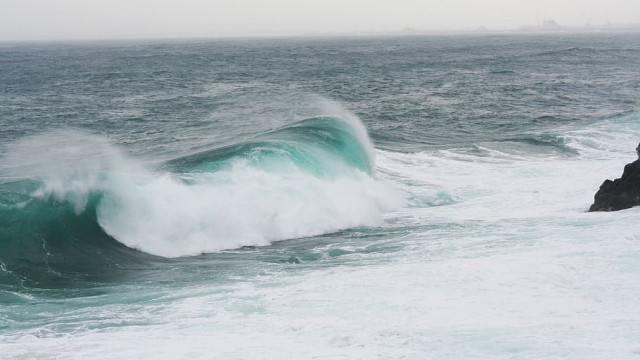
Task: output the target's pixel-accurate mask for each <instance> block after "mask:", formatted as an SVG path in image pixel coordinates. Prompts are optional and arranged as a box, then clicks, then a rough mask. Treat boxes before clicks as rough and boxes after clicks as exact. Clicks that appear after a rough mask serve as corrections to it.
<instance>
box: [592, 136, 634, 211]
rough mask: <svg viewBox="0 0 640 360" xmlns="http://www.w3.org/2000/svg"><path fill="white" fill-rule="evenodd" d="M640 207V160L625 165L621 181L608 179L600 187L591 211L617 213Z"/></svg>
mask: <svg viewBox="0 0 640 360" xmlns="http://www.w3.org/2000/svg"><path fill="white" fill-rule="evenodd" d="M638 148H640V145H638ZM639 155H640V151H639ZM638 205H640V159H639V160H636V161H634V162H632V163H630V164H627V165H625V167H624V172H623V173H622V176H621V177H620V178H619V179H615V180H613V181H611V180H608V179H607V180H605V181H604V182H603V183H602V185H600V189H599V190H598V192H597V193H596V195H595V196H594V202H593V205H591V207H590V208H589V211H617V210H622V209H628V208H630V207H634V206H638Z"/></svg>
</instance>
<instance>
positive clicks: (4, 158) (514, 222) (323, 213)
mask: <svg viewBox="0 0 640 360" xmlns="http://www.w3.org/2000/svg"><path fill="white" fill-rule="evenodd" d="M639 101H640V35H638V34H588V35H544V36H542V35H528V36H522V35H502V36H443V37H387V38H353V39H348V38H345V39H329V38H327V39H321V38H318V39H303V38H299V39H297V38H293V39H269V40H266V39H261V40H256V39H238V40H190V41H131V42H98V43H89V42H87V43H82V42H76V43H12V44H0V354H2V355H1V357H2V358H3V359H114V358H120V359H131V358H138V359H283V358H301V359H312V358H313V359H498V358H502V359H631V358H638V357H640V227H639V226H638V219H640V209H637V208H633V209H628V210H624V211H620V212H615V213H587V212H586V210H587V209H588V207H589V205H590V204H591V202H592V200H593V195H594V193H595V191H596V190H597V189H598V187H599V185H600V183H601V182H602V181H603V180H604V179H606V178H615V177H618V176H619V175H620V174H621V172H622V167H623V166H624V165H625V164H626V163H628V162H631V161H632V160H634V159H635V158H636V154H635V151H634V149H635V147H636V145H637V143H638V142H639V141H640V113H639V112H638V110H639V104H640V103H639Z"/></svg>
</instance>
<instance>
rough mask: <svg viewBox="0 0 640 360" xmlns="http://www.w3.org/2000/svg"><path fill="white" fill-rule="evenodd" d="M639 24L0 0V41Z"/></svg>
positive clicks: (535, 13) (536, 1)
mask: <svg viewBox="0 0 640 360" xmlns="http://www.w3.org/2000/svg"><path fill="white" fill-rule="evenodd" d="M544 19H554V20H556V21H557V22H558V23H559V24H560V25H565V26H580V25H585V24H586V23H587V22H590V23H591V24H592V25H600V24H604V23H607V22H610V23H640V0H369V1H366V0H297V1H296V0H263V1H258V0H0V41H7V40H9V41H11V40H53V39H112V38H156V37H170V38H175V37H201V36H204V37H211V36H235V35H250V36H255V35H305V34H308V35H311V34H328V33H368V32H394V31H400V30H402V29H403V28H407V27H411V28H415V29H419V30H439V31H448V30H472V29H476V28H478V27H480V26H483V25H484V26H485V27H487V28H489V29H517V28H519V27H520V26H522V25H535V24H536V23H539V22H540V21H542V20H544Z"/></svg>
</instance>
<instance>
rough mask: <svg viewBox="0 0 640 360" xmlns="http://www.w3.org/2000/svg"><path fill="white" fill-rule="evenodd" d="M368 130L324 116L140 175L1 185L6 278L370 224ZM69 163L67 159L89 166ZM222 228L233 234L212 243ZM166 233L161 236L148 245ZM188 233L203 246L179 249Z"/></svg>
mask: <svg viewBox="0 0 640 360" xmlns="http://www.w3.org/2000/svg"><path fill="white" fill-rule="evenodd" d="M356 125H359V124H356ZM56 136H59V134H58V135H56ZM364 136H365V137H364V138H363V137H362V135H360V134H359V133H358V129H357V128H354V127H353V126H352V125H351V124H349V123H348V122H347V121H345V120H342V119H340V118H337V117H317V118H310V119H306V120H303V121H300V122H297V123H294V124H292V125H289V126H285V127H282V128H278V129H275V130H272V131H268V132H264V133H260V134H258V135H255V136H254V137H252V138H251V139H249V140H247V141H244V142H240V143H237V144H234V145H231V146H226V147H222V148H217V149H212V150H208V151H204V152H201V153H197V154H194V155H190V156H186V157H181V158H178V159H174V160H171V161H168V162H166V163H165V164H163V165H162V166H161V169H162V171H161V172H160V173H157V172H156V173H149V174H145V175H144V176H142V177H140V176H133V175H130V174H127V171H131V170H130V169H131V168H135V166H134V167H131V166H129V167H128V168H127V169H126V170H123V169H120V168H117V166H115V165H112V164H110V165H108V166H99V167H97V166H90V171H87V170H86V169H75V168H71V169H66V170H65V171H64V172H63V173H64V175H59V174H58V175H52V174H50V173H48V174H46V175H42V176H37V175H32V178H25V179H21V180H14V181H11V182H5V183H2V184H0V286H5V287H6V286H9V287H14V286H20V287H22V286H27V287H57V286H66V285H68V284H69V283H70V282H71V283H77V282H84V283H86V282H91V281H103V280H108V279H109V278H111V277H117V276H119V275H118V274H122V273H126V272H127V271H129V270H131V269H134V270H135V269H136V268H137V265H139V264H141V263H145V262H156V261H163V260H162V258H161V257H157V256H154V255H152V254H157V255H162V256H170V257H173V256H184V255H189V254H196V253H200V252H208V251H215V250H219V249H224V248H233V247H240V246H243V245H260V244H268V243H270V242H271V241H275V240H282V239H286V238H292V237H300V236H307V235H314V234H320V233H323V232H326V231H335V230H339V229H341V228H347V227H351V226H358V225H363V224H364V225H366V224H369V223H370V222H371V221H370V219H372V218H375V217H376V215H375V214H376V212H375V211H373V212H372V210H371V209H373V208H375V201H374V200H371V201H369V200H370V199H369V198H368V197H369V193H372V192H374V191H369V192H366V191H363V192H362V193H361V194H360V193H358V191H360V190H361V189H366V188H367V186H369V185H370V183H369V182H373V180H372V178H371V175H372V173H373V159H372V157H371V156H370V155H369V154H370V153H372V151H371V145H370V143H369V142H368V139H367V138H366V134H365V135H364ZM80 148H82V146H80ZM108 150H109V153H110V152H111V150H113V149H108ZM65 154H67V153H65ZM81 155H82V154H81ZM84 160H85V161H84V162H86V160H87V159H86V158H85V159H84ZM101 161H103V162H104V159H102V160H101ZM116 162H120V160H118V161H114V163H116ZM69 163H70V164H71V165H69V164H65V165H61V166H72V167H73V166H80V165H78V164H77V163H74V162H73V161H70V162H69ZM107 163H108V161H107ZM238 168H240V169H238ZM30 173H31V174H37V173H38V172H37V169H30ZM69 174H73V175H71V176H70V175H69ZM209 175H211V176H213V177H214V178H215V180H212V181H210V179H209V178H208V177H207V176H209ZM252 176H257V177H258V178H259V181H256V180H255V179H251V177H252ZM141 179H142V180H141ZM194 179H196V180H194ZM344 179H347V180H344ZM363 181H364V182H363ZM279 187H281V188H279ZM367 191H368V190H367ZM227 194H231V195H229V196H228V197H226V195H227ZM345 194H347V195H348V196H345ZM354 194H355V195H354ZM353 196H355V197H353ZM359 202H362V204H361V206H360V207H359V205H358V203H359ZM256 209H257V210H256ZM299 209H305V210H306V212H304V211H300V210H299ZM155 210H158V212H157V213H154V214H152V215H150V213H153V211H155ZM369 212H372V213H371V214H370V213H369ZM131 214H134V215H131ZM372 214H373V215H372ZM323 216H324V218H323ZM180 217H184V219H181V218H180ZM323 222H324V223H323ZM140 224H148V225H149V226H146V225H140ZM194 229H195V230H194ZM196 230H197V231H200V232H199V233H195V234H188V232H193V231H196ZM264 234H266V235H264ZM263 235H264V238H262V237H260V236H263ZM216 237H220V238H221V240H224V241H227V242H225V243H224V244H219V245H215V244H214V245H211V244H206V242H208V241H209V238H213V239H214V238H216ZM157 238H165V239H164V243H162V244H160V245H157V244H156V245H153V244H151V245H150V244H147V243H145V241H147V242H154V241H156V239H157ZM189 239H192V240H193V239H195V240H196V241H201V242H203V245H202V248H201V249H200V248H194V247H189V248H188V249H187V250H181V248H180V247H181V246H182V245H180V244H179V242H180V241H182V240H184V241H186V242H189ZM203 239H204V240H203ZM230 239H231V240H230ZM214 240H215V239H214ZM174 242H175V243H176V244H175V246H176V250H175V251H174V250H173V249H172V248H171V246H174V244H173V243H174ZM125 244H126V245H127V246H125ZM154 246H155V247H154ZM136 249H140V250H142V251H140V250H136ZM148 249H152V250H153V251H147V250H148ZM155 249H160V250H155ZM145 251H147V252H145ZM0 300H1V299H0Z"/></svg>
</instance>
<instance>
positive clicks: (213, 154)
mask: <svg viewBox="0 0 640 360" xmlns="http://www.w3.org/2000/svg"><path fill="white" fill-rule="evenodd" d="M368 146H370V145H369V144H367V143H366V139H365V140H364V141H363V140H362V139H360V138H359V136H358V133H357V131H356V129H354V128H353V127H352V126H351V125H349V124H348V123H346V122H345V121H344V120H342V119H340V118H337V117H315V118H310V119H306V120H302V121H300V122H297V123H295V124H292V125H289V126H285V127H282V128H279V129H276V130H272V131H268V132H265V133H262V134H258V135H256V136H254V137H253V138H251V139H249V140H248V141H246V142H242V143H239V144H235V145H231V146H226V147H222V148H218V149H213V150H208V151H204V152H201V153H198V154H193V155H190V156H186V157H182V158H179V159H175V160H172V161H169V162H167V163H166V164H165V167H166V168H168V169H169V170H171V171H173V172H181V173H184V172H215V171H219V170H221V169H228V168H231V167H232V166H233V165H234V164H236V163H239V162H240V163H242V164H243V165H248V166H251V167H253V168H256V169H261V170H267V171H292V170H302V171H304V172H307V173H310V174H313V175H315V176H319V177H335V176H338V175H341V174H344V173H345V171H351V170H353V169H358V170H360V171H362V172H365V173H367V174H372V172H373V159H372V158H371V155H370V152H371V151H369V150H368V149H367V148H368Z"/></svg>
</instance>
